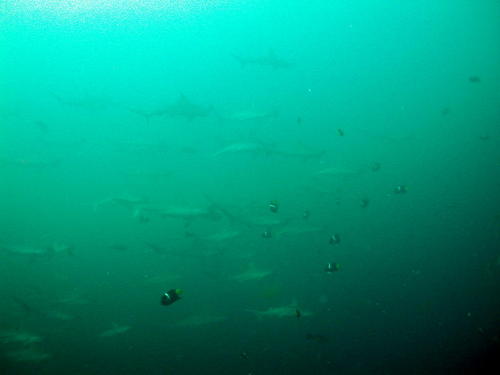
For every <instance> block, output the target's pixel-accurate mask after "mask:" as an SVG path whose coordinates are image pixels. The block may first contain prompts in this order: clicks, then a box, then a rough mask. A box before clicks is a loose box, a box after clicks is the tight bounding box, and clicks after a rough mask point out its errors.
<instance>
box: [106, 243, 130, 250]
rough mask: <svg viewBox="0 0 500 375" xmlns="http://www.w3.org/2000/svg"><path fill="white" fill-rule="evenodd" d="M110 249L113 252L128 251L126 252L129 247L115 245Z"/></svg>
mask: <svg viewBox="0 0 500 375" xmlns="http://www.w3.org/2000/svg"><path fill="white" fill-rule="evenodd" d="M109 248H110V249H111V250H115V251H126V250H128V246H127V245H122V244H114V245H111V246H109Z"/></svg>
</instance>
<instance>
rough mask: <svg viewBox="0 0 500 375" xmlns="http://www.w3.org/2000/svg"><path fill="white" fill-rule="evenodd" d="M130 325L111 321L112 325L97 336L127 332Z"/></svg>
mask: <svg viewBox="0 0 500 375" xmlns="http://www.w3.org/2000/svg"><path fill="white" fill-rule="evenodd" d="M129 329H130V326H120V325H118V324H115V323H113V327H112V328H110V329H107V330H105V331H104V332H102V333H101V334H100V335H99V337H112V336H116V335H120V334H122V333H125V332H127V331H128V330H129Z"/></svg>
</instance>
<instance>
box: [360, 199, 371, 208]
mask: <svg viewBox="0 0 500 375" xmlns="http://www.w3.org/2000/svg"><path fill="white" fill-rule="evenodd" d="M359 205H360V206H361V208H366V207H368V206H369V205H370V200H369V199H368V198H363V199H361V201H360V202H359Z"/></svg>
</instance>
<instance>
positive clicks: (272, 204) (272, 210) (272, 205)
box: [269, 201, 279, 213]
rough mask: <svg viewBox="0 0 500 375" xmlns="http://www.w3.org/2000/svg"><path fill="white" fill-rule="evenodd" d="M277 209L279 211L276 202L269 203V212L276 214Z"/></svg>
mask: <svg viewBox="0 0 500 375" xmlns="http://www.w3.org/2000/svg"><path fill="white" fill-rule="evenodd" d="M278 209H279V204H278V202H277V201H271V202H269V210H270V211H271V212H274V213H276V212H278Z"/></svg>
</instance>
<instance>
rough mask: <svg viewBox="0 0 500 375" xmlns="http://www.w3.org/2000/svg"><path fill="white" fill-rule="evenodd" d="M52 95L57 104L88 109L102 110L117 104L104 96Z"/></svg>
mask: <svg viewBox="0 0 500 375" xmlns="http://www.w3.org/2000/svg"><path fill="white" fill-rule="evenodd" d="M52 96H53V97H54V98H55V99H56V100H57V101H58V102H59V104H61V105H64V106H68V107H77V108H81V109H86V110H90V111H96V110H104V109H109V108H111V107H116V106H117V104H116V103H115V102H114V101H112V100H110V99H109V98H106V97H100V96H91V95H88V94H87V95H83V96H80V97H71V98H69V97H62V96H60V95H57V94H54V93H52Z"/></svg>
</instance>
